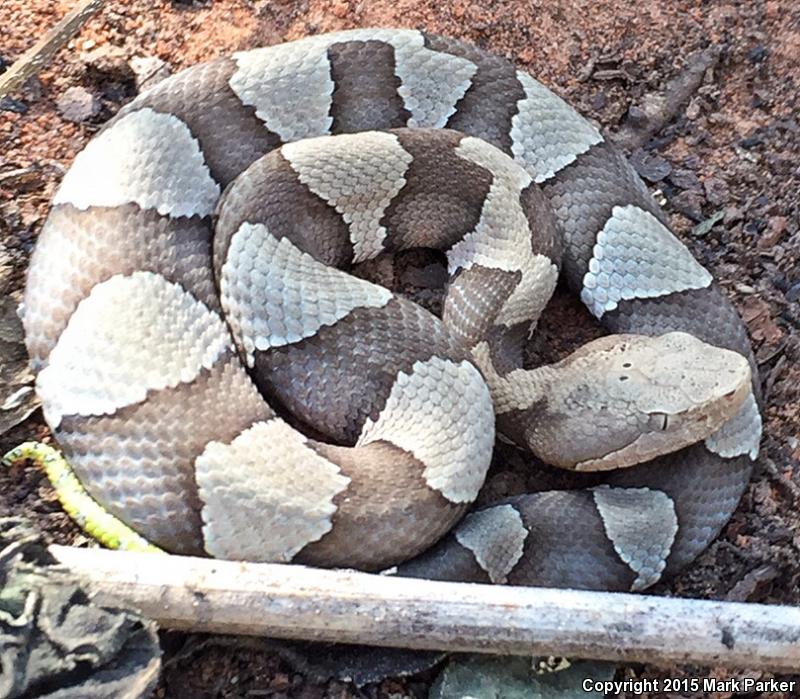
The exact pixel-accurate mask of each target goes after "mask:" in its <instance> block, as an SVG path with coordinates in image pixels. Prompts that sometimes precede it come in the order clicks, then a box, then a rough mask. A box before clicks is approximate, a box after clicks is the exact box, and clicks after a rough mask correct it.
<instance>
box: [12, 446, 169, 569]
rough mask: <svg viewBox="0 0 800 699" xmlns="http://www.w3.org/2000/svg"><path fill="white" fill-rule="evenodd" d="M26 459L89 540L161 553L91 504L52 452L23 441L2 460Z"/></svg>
mask: <svg viewBox="0 0 800 699" xmlns="http://www.w3.org/2000/svg"><path fill="white" fill-rule="evenodd" d="M28 460H30V461H33V462H34V463H35V464H36V465H37V466H38V467H39V468H40V469H42V470H43V471H44V472H45V474H46V475H47V478H48V480H49V481H50V483H52V484H53V488H55V491H56V495H57V496H58V499H59V500H60V501H61V505H62V506H63V507H64V510H65V511H66V513H67V514H68V515H69V516H70V517H71V518H72V519H73V520H74V521H75V522H76V523H77V525H78V526H79V527H80V528H81V529H83V531H85V532H86V533H87V534H88V535H89V536H91V537H92V538H93V539H97V541H99V542H100V543H101V544H103V545H104V546H107V547H108V548H110V549H122V550H124V551H139V552H149V553H164V551H163V550H162V549H160V548H158V547H157V546H154V545H153V544H151V543H150V542H148V541H147V539H145V538H144V537H142V536H140V535H139V534H137V533H136V532H135V531H133V529H131V528H130V527H129V526H128V525H126V524H124V523H123V522H121V521H120V520H118V519H117V518H116V517H114V515H112V514H110V513H109V512H107V511H106V510H105V509H103V507H101V506H100V505H99V504H98V503H97V502H95V500H94V499H93V498H92V497H91V495H89V493H87V492H86V490H85V489H84V487H83V486H82V485H81V482H80V481H79V480H78V477H77V476H76V475H75V472H74V471H73V470H72V466H71V465H70V464H69V462H68V461H67V460H66V459H65V458H64V456H63V455H62V454H61V453H60V452H59V451H57V450H56V449H53V448H52V447H50V446H48V445H46V444H42V443H41V442H24V443H23V444H20V445H19V446H18V447H15V448H14V449H12V450H11V451H10V452H8V453H7V454H6V455H5V456H3V458H2V462H3V464H5V465H8V466H10V465H12V464H17V463H20V462H23V461H28Z"/></svg>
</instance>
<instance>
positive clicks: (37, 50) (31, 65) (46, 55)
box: [0, 0, 104, 99]
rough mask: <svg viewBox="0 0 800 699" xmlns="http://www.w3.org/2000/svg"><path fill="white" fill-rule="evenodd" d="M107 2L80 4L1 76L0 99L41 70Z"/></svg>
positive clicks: (83, 1)
mask: <svg viewBox="0 0 800 699" xmlns="http://www.w3.org/2000/svg"><path fill="white" fill-rule="evenodd" d="M103 1H104V0H81V2H79V3H78V4H77V5H76V6H75V8H74V9H73V10H70V11H69V12H68V13H67V14H66V15H64V17H63V18H62V19H61V21H60V22H58V23H57V24H56V25H55V26H54V27H53V28H52V29H51V30H50V31H49V32H47V34H45V35H44V36H43V37H42V38H41V39H40V40H39V41H37V42H36V43H35V44H34V45H33V46H31V48H29V49H28V50H27V51H26V52H25V53H24V54H23V55H22V57H21V58H20V59H19V60H17V61H16V62H15V63H14V65H12V66H11V68H9V69H8V70H7V71H6V72H5V73H3V74H2V75H0V99H2V98H3V97H5V96H6V95H8V94H9V93H10V92H12V91H14V90H16V89H17V88H18V87H20V86H21V85H22V84H23V83H24V82H25V81H26V80H27V79H28V78H30V77H31V76H32V75H35V74H36V73H38V72H39V70H41V68H42V66H44V64H45V63H47V62H48V61H49V60H50V59H51V58H52V57H53V56H54V55H55V54H56V52H57V51H58V50H59V49H60V48H61V47H62V46H64V44H66V43H67V42H68V41H69V40H70V39H71V38H72V37H73V36H74V35H75V33H76V32H77V31H78V30H79V29H80V28H81V27H82V26H83V25H84V24H86V22H88V21H89V19H90V18H91V17H92V15H94V13H95V12H97V11H98V10H99V9H100V8H101V7H102V5H103Z"/></svg>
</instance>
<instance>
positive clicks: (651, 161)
mask: <svg viewBox="0 0 800 699" xmlns="http://www.w3.org/2000/svg"><path fill="white" fill-rule="evenodd" d="M631 164H632V165H633V167H634V168H635V169H636V172H638V173H639V175H640V176H641V177H644V178H645V179H646V180H648V181H649V182H660V181H661V180H663V179H664V178H665V177H666V176H667V175H669V174H670V172H672V165H670V163H669V161H667V160H665V159H664V158H662V157H661V156H660V155H654V154H653V153H648V152H647V151H644V150H641V149H639V150H636V151H634V153H633V155H631Z"/></svg>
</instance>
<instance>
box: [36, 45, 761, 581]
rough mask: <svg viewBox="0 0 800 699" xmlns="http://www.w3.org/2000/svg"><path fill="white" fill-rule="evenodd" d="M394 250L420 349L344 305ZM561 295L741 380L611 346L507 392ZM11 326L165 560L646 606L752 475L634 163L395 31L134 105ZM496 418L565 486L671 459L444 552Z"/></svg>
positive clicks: (95, 149) (100, 155)
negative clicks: (561, 593)
mask: <svg viewBox="0 0 800 699" xmlns="http://www.w3.org/2000/svg"><path fill="white" fill-rule="evenodd" d="M445 127H446V128H445ZM386 129H392V130H391V131H385V130H386ZM374 130H380V131H378V132H376V131H374ZM355 131H359V132H367V133H364V134H362V135H360V136H358V137H356V136H351V135H349V134H351V133H352V132H355ZM330 134H344V135H342V136H339V137H337V138H326V139H319V137H322V136H328V135H330ZM309 139H311V140H309ZM315 139H316V140H315ZM262 156H263V157H262ZM223 192H224V195H223ZM215 220H216V230H214V228H213V224H214V222H215ZM415 246H426V247H435V248H438V249H441V250H443V251H444V252H445V255H446V257H447V262H448V273H449V282H448V292H447V296H446V299H445V304H444V313H443V318H442V319H441V320H440V319H437V318H435V317H433V316H431V315H429V314H427V313H425V312H423V311H421V310H420V309H417V308H414V307H413V306H411V304H409V302H407V301H405V300H403V299H399V298H397V297H395V296H393V295H392V294H390V293H389V292H388V291H386V290H385V289H382V288H380V287H377V286H375V285H373V284H370V283H369V282H366V281H363V280H361V279H357V278H354V277H351V276H349V275H348V274H346V270H347V269H348V268H349V267H350V265H351V264H353V263H355V262H359V261H363V260H366V259H369V258H371V257H374V256H376V255H379V254H381V253H384V252H392V251H397V250H403V249H407V248H409V247H415ZM333 267H339V268H342V269H343V270H345V271H339V270H337V269H333ZM559 268H563V270H564V272H565V275H566V277H567V280H568V282H569V283H570V285H571V286H572V287H573V289H574V290H575V292H576V293H577V294H579V295H580V297H581V299H582V300H583V301H584V303H585V304H586V305H587V307H588V308H589V309H590V311H591V312H592V313H594V314H595V315H596V316H597V317H598V319H599V320H600V322H601V323H603V324H604V325H605V326H606V327H608V328H609V329H610V330H612V331H614V332H620V333H633V334H643V335H663V334H664V333H673V332H675V331H678V332H679V333H689V334H690V335H692V336H694V337H695V338H698V339H699V340H702V341H703V342H706V343H709V344H711V345H714V346H715V347H717V348H723V349H724V350H730V351H731V352H733V353H737V354H736V356H733V355H732V354H730V353H727V352H723V351H722V350H711V349H709V350H705V349H702V348H699V346H698V345H691V342H689V341H687V340H686V335H685V334H678V335H667V336H666V338H668V339H664V338H661V339H658V340H655V346H658V345H659V343H660V344H661V346H662V347H664V348H665V351H664V352H662V353H661V355H656V356H655V358H654V355H653V354H652V353H651V352H652V351H651V350H650V349H648V350H645V351H642V352H639V350H638V349H636V347H640V346H646V347H651V345H650V344H649V342H648V341H640V340H636V341H633V340H630V339H625V338H623V339H621V340H620V339H616V340H609V341H604V342H606V343H612V344H607V345H603V343H602V342H601V343H600V346H601V350H600V351H599V354H593V355H592V356H593V357H595V359H593V360H592V361H588V362H587V359H586V352H588V350H587V351H585V352H584V355H580V354H579V355H578V356H577V357H574V358H571V359H569V360H567V362H565V363H564V364H563V366H560V367H557V368H550V367H548V368H545V369H541V370H539V371H538V373H536V372H534V373H532V374H531V373H526V372H523V371H522V370H521V368H520V359H521V346H522V343H523V341H524V339H525V337H526V335H527V333H528V330H529V329H530V327H531V326H532V324H535V322H536V320H537V318H538V316H539V313H540V312H541V311H542V309H543V308H544V305H545V304H546V302H547V299H548V298H549V294H550V292H551V291H552V289H553V286H554V285H555V282H556V278H557V275H558V272H559ZM25 308H26V311H25V319H24V322H25V328H26V337H27V343H28V348H29V351H30V354H31V357H32V361H33V365H34V367H35V368H36V369H37V371H38V372H39V375H38V379H37V390H38V391H39V394H40V395H41V396H42V398H43V404H44V409H45V415H46V418H47V420H48V423H49V424H50V426H51V428H52V429H53V432H54V434H55V435H56V438H57V439H58V440H59V442H60V444H61V446H62V447H63V449H64V451H65V453H66V455H67V457H68V458H69V459H70V461H71V462H72V464H73V467H74V470H75V474H76V476H77V477H78V479H79V480H80V481H81V483H82V485H83V487H85V488H86V490H87V491H88V493H89V494H90V495H91V496H92V497H93V498H94V499H95V500H96V501H97V502H98V503H99V504H100V505H102V506H103V507H104V508H105V509H106V510H107V511H108V512H110V513H111V514H112V515H114V516H115V517H117V518H118V519H119V520H121V521H122V522H123V523H125V524H126V525H127V526H130V527H132V528H133V529H134V530H136V531H137V532H138V533H139V534H141V535H143V536H144V537H146V538H147V539H149V540H151V541H152V542H153V543H155V544H157V545H160V546H163V547H164V548H167V549H169V550H170V551H174V552H183V553H206V554H210V555H217V556H224V557H229V558H247V559H253V560H281V561H288V560H296V561H301V562H304V563H310V564H316V565H357V566H359V567H363V568H366V569H378V568H381V567H385V566H390V565H392V564H395V563H399V562H402V561H404V560H406V559H408V558H410V557H413V556H415V555H417V554H420V553H421V552H423V551H426V549H428V551H427V552H426V553H424V554H422V556H420V557H419V558H417V559H416V560H414V561H411V562H410V563H408V564H406V565H405V567H402V568H401V572H404V573H406V574H414V575H424V576H433V577H443V578H448V579H479V580H490V581H494V582H507V583H510V584H540V585H541V584H549V585H563V586H572V587H591V588H600V589H637V590H638V589H643V588H644V587H646V586H647V585H650V584H652V583H653V582H655V581H656V580H658V579H659V578H660V576H662V575H663V574H664V573H665V572H672V571H674V570H676V569H677V568H678V567H680V566H681V565H684V564H685V563H686V562H688V561H689V560H691V559H692V558H693V557H694V556H695V555H696V554H697V553H698V552H699V551H700V550H702V548H704V547H705V546H706V545H707V544H708V542H709V541H710V540H711V538H712V537H713V536H715V535H716V533H717V532H718V531H719V528H720V527H721V526H722V524H723V523H724V522H725V521H727V519H728V517H729V516H730V513H731V511H732V509H733V507H735V504H736V501H737V500H738V498H739V496H740V494H741V492H742V490H743V488H744V485H745V483H746V481H747V478H748V475H749V472H750V467H751V459H753V458H755V456H756V454H757V450H758V440H759V437H760V430H761V423H760V417H759V415H758V407H757V404H756V398H755V396H756V395H757V394H756V393H755V390H756V389H755V386H756V384H757V375H756V371H755V366H754V364H753V362H752V354H751V352H750V347H749V343H748V341H747V338H746V334H745V332H744V330H743V327H742V324H741V321H740V320H739V318H738V316H736V313H735V311H734V310H733V308H732V306H731V305H730V304H729V303H728V302H727V301H726V300H725V299H724V297H723V296H722V295H721V294H720V292H719V291H718V290H717V288H716V287H715V286H714V285H713V283H712V281H711V278H710V275H709V274H708V272H707V271H706V270H704V269H703V268H702V267H701V266H700V265H699V264H698V263H697V262H696V261H695V260H694V259H693V258H692V257H691V255H690V254H689V252H688V250H687V249H686V248H685V247H684V246H683V245H682V244H681V243H680V242H679V241H678V240H677V239H676V238H675V237H674V236H673V235H672V234H671V233H670V232H669V230H668V228H667V227H666V225H665V219H664V216H663V214H662V213H661V212H660V211H659V209H658V207H657V205H656V204H655V203H654V202H653V200H652V199H651V198H650V197H649V195H648V194H647V191H646V188H645V187H644V185H643V184H642V183H641V182H640V181H639V180H638V178H637V177H636V175H635V173H634V172H633V170H632V169H631V168H630V166H629V165H628V164H627V162H626V161H625V159H624V158H623V157H622V156H621V155H620V154H619V153H618V152H617V151H616V150H615V149H614V148H613V146H611V145H610V144H608V143H607V142H606V141H605V140H604V139H603V136H602V134H601V133H600V132H599V131H597V129H595V127H594V126H593V125H592V124H590V123H589V122H588V121H586V120H585V119H583V118H582V117H580V116H579V115H578V114H577V113H576V112H574V110H572V109H571V108H570V107H569V106H567V105H566V104H565V103H564V102H563V101H561V100H560V99H559V98H557V97H556V96H554V95H553V94H552V93H550V92H549V91H548V90H547V89H546V88H544V87H543V86H542V85H540V84H539V83H537V82H536V81H535V80H534V79H533V78H531V77H530V76H528V75H526V74H523V73H520V72H517V71H516V70H515V69H514V67H513V66H512V65H511V64H509V63H508V62H506V61H504V60H502V59H500V58H498V57H495V56H491V55H488V54H486V53H484V52H482V51H480V50H479V49H477V48H475V47H472V46H469V45H466V44H463V43H460V42H456V41H452V40H449V39H445V38H441V37H434V36H427V35H424V34H422V33H420V32H416V31H412V30H389V29H380V30H378V29H376V30H355V31H352V32H343V33H339V34H335V35H321V36H316V37H311V38H308V39H306V40H302V41H299V42H294V43H291V44H284V45H280V46H276V47H270V48H267V49H256V50H253V51H248V52H242V53H239V54H236V55H235V56H234V57H232V58H225V59H219V60H217V61H214V62H212V63H209V64H205V65H202V66H197V67H195V68H191V69H189V70H187V71H184V72H182V73H180V74H178V75H175V76H173V77H171V78H169V79H168V80H166V81H164V82H163V83H161V84H159V85H157V86H155V87H154V88H152V89H151V90H149V91H147V92H145V93H143V94H142V95H140V96H139V97H138V98H137V99H136V100H134V101H133V102H132V103H131V104H130V105H128V106H127V107H125V108H124V109H123V110H121V111H120V113H119V114H118V115H117V116H116V117H115V118H114V119H113V120H112V121H111V122H110V123H109V124H108V125H107V126H106V128H105V129H104V130H103V131H102V132H101V133H100V134H99V135H98V136H97V137H96V138H95V139H94V140H93V141H92V142H91V143H90V145H89V146H88V147H87V148H86V149H85V150H84V151H83V153H81V154H80V155H79V156H78V158H77V159H76V162H75V164H74V165H73V167H72V168H71V169H70V171H69V172H68V173H67V175H66V176H65V178H64V181H63V183H62V186H61V188H60V190H59V192H58V193H57V195H56V197H55V199H54V206H53V209H52V212H51V214H50V217H49V218H48V221H47V223H46V225H45V227H44V230H43V232H42V235H41V237H40V240H39V243H38V245H37V248H36V251H35V254H34V257H33V260H32V264H31V269H30V272H29V277H28V284H27V287H26V297H25ZM223 313H224V317H225V320H223ZM692 341H694V340H692ZM613 343H622V344H621V345H620V344H613ZM636 343H642V344H641V345H638V344H636ZM634 345H635V347H634ZM620 347H622V348H623V349H622V350H620V349H619V348H620ZM692 347H693V349H692ZM595 349H597V348H595ZM687 349H688V351H689V354H688V355H686V356H687V357H689V358H690V361H689V366H690V367H691V368H693V369H694V370H696V371H695V373H694V374H692V372H688V371H687V366H686V365H684V364H681V362H680V360H677V361H676V360H675V355H676V354H682V353H683V352H684V350H687ZM629 350H630V351H631V352H633V355H635V357H636V361H635V363H634V362H633V361H631V362H630V363H631V365H632V366H631V367H625V366H624V364H625V363H627V360H626V359H625V358H624V356H623V355H625V353H626V352H628V351H629ZM620 352H621V354H620ZM637 352H639V353H637ZM698 352H699V353H700V355H702V357H703V361H704V362H708V365H707V366H715V362H716V361H717V359H716V358H717V357H719V359H720V361H723V362H724V366H725V368H726V372H727V371H730V372H731V373H730V374H727V373H726V374H725V375H718V376H713V375H710V374H709V372H708V371H707V366H706V365H703V363H700V362H698V361H695V360H691V357H692V356H695V357H696V356H697V353H698ZM692 353H694V355H693V354H692ZM625 356H627V355H625ZM659 357H660V358H659ZM620 358H622V365H621V367H619V366H617V365H616V364H615V362H617V361H618V360H620ZM742 358H744V359H742ZM747 362H749V364H750V369H751V371H750V376H749V379H750V381H751V382H752V390H751V391H750V392H749V393H748V392H746V391H745V390H744V389H743V386H744V385H745V384H746V383H747V381H748V372H747V368H746V364H747ZM476 365H477V367H478V368H480V370H481V372H482V374H483V376H482V375H481V372H479V371H478V368H476ZM704 366H706V368H704ZM584 367H586V368H585V369H584ZM665 367H666V369H667V370H668V371H666V375H667V376H669V377H670V378H669V381H668V382H667V383H664V382H663V381H662V379H663V378H664V375H665V372H664V371H663V369H664V368H665ZM627 369H633V370H636V371H637V372H638V373H637V374H636V379H637V380H636V382H635V383H634V382H632V383H628V385H626V386H625V387H624V389H621V388H620V384H621V383H622V382H618V383H613V382H611V383H609V381H608V378H609V376H612V375H614V372H617V379H619V376H621V374H619V372H620V371H622V370H627ZM594 371H600V372H601V373H602V374H603V376H601V377H599V378H598V376H597V375H595V376H590V374H591V373H592V372H594ZM554 372H561V373H559V374H554ZM554 376H556V377H566V379H565V378H555V379H554V378H553V377H554ZM628 376H633V374H628ZM484 377H485V379H486V380H487V382H488V388H487V384H486V383H485V382H484ZM540 380H541V382H540ZM602 383H605V384H607V385H606V387H605V388H606V389H607V390H605V391H604V392H599V391H598V390H597V388H598V385H599V384H602ZM548 384H549V386H550V388H551V389H552V390H551V391H550V392H548V391H547V390H544V389H543V388H542V387H543V386H547V385H548ZM612 385H613V387H614V388H613V390H612V389H611V386H612ZM674 388H677V389H678V390H677V391H675V390H673V389H674ZM556 389H557V390H556ZM490 390H491V393H492V396H491V398H490ZM620 390H622V393H620V392H619V391H620ZM600 393H603V395H604V396H606V397H602V398H601V397H598V396H599V395H600ZM745 394H746V395H745ZM609 396H610V397H609ZM587 398H588V400H587ZM493 401H494V408H493ZM587 406H588V407H587ZM612 406H616V408H620V411H617V412H618V414H617V412H615V413H614V417H612V418H609V416H608V415H607V414H606V413H607V412H608V410H609V409H610V408H611V407H612ZM737 408H738V411H737V412H736V414H735V415H734V416H733V417H732V418H731V419H727V417H728V416H729V415H730V414H731V411H734V410H736V409H737ZM495 409H496V410H497V413H498V428H499V429H500V430H501V431H502V432H504V433H505V434H506V436H510V437H511V438H514V439H516V440H517V441H518V442H520V443H522V444H525V445H528V446H533V447H534V448H536V449H540V451H541V450H542V449H543V450H544V451H546V452H547V453H548V454H549V455H551V457H554V458H552V460H553V461H557V462H561V463H562V464H563V465H570V466H577V467H579V468H584V467H587V466H593V467H597V466H600V467H602V468H606V467H608V466H609V465H610V464H609V463H608V459H609V455H611V454H614V463H615V464H616V463H631V462H634V461H639V460H641V459H647V458H651V456H652V455H653V454H655V453H658V452H660V450H661V449H662V448H663V447H664V446H665V443H666V442H667V441H668V440H667V439H666V436H670V438H671V437H672V435H673V431H675V432H674V434H675V435H676V439H677V441H675V442H672V441H670V447H669V448H672V449H675V448H677V447H681V448H680V450H679V451H675V452H673V453H671V454H667V455H664V456H659V457H657V458H655V459H654V460H653V461H650V462H648V463H643V464H639V465H636V466H633V467H630V468H627V469H624V470H620V471H615V472H612V473H609V474H608V476H607V478H606V485H605V486H602V487H597V488H594V489H589V490H583V491H573V492H562V491H550V492H547V493H536V494H532V495H529V496H524V497H521V498H514V499H511V500H509V501H508V502H504V503H501V504H499V505H497V506H495V507H494V508H489V509H487V510H483V511H482V512H480V513H473V514H471V515H470V516H469V517H468V518H467V519H465V520H464V521H463V523H462V524H461V525H459V527H458V528H456V529H455V530H454V531H453V532H452V533H451V534H449V535H448V536H446V537H445V538H444V539H442V538H441V537H442V536H443V535H444V534H445V532H447V531H448V530H449V529H451V527H452V526H453V525H454V524H455V523H456V521H457V520H458V519H459V518H460V517H462V516H463V514H464V513H465V512H466V511H467V509H468V507H469V504H470V503H471V502H472V501H473V500H474V498H475V497H476V495H477V493H478V490H479V488H480V486H481V484H482V481H483V478H484V476H485V472H486V469H487V468H488V464H489V460H490V456H491V450H492V443H493V438H494V411H495ZM629 409H634V412H633V413H632V414H631V413H630V412H627V411H628V410H629ZM601 414H603V416H604V417H603V419H598V416H600V415H601ZM548 416H549V417H548ZM698 416H701V420H700V422H702V423H703V424H702V426H701V427H698V420H696V419H695V418H697V417H698ZM590 418H594V419H592V420H590ZM548 420H549V422H548ZM723 421H724V424H722V425H721V427H720V423H721V422H723ZM562 423H563V424H562ZM576 424H577V428H576V427H575V425H576ZM296 427H300V428H303V429H306V431H307V435H308V436H304V434H302V433H301V432H298V431H297V430H296V429H295V428H296ZM685 427H688V428H689V429H688V430H684V428H685ZM565 429H566V432H567V434H566V436H565ZM576 429H577V430H578V432H577V434H578V436H576V432H575V430H576ZM712 433H713V434H712ZM569 440H573V441H576V442H579V444H578V447H580V448H573V449H572V450H571V451H572V453H568V452H570V450H569V449H566V448H564V449H558V448H557V446H558V444H559V443H562V444H563V443H565V442H567V441H569ZM693 440H702V441H699V442H696V443H694V444H692V445H690V446H686V444H687V443H688V442H691V441H693ZM331 441H334V442H337V443H338V444H335V445H334V444H330V443H329V442H331ZM498 532H500V533H502V532H507V536H508V538H503V537H502V536H501V537H499V536H498ZM437 541H439V543H438V544H436V546H435V547H434V548H432V549H431V548H430V547H431V546H432V545H433V544H434V543H435V542H437Z"/></svg>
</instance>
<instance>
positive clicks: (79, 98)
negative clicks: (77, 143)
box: [56, 87, 100, 124]
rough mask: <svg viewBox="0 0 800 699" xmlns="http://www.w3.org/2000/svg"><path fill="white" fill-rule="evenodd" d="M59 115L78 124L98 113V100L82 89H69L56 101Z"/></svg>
mask: <svg viewBox="0 0 800 699" xmlns="http://www.w3.org/2000/svg"><path fill="white" fill-rule="evenodd" d="M56 107H57V108H58V111H59V113H60V114H61V116H62V117H64V119H66V120H67V121H74V122H76V123H78V124H80V123H83V122H84V121H88V120H89V119H91V118H92V117H94V116H97V115H98V114H99V113H100V100H99V99H98V98H97V96H96V95H93V94H92V93H91V92H89V91H88V90H87V89H86V88H84V87H70V88H69V89H67V90H65V91H64V93H63V94H62V95H60V96H59V97H58V99H57V100H56Z"/></svg>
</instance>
